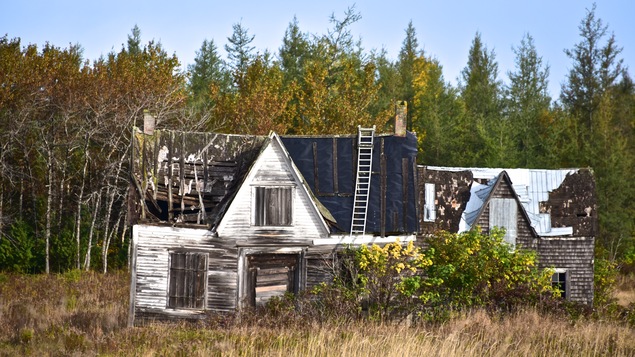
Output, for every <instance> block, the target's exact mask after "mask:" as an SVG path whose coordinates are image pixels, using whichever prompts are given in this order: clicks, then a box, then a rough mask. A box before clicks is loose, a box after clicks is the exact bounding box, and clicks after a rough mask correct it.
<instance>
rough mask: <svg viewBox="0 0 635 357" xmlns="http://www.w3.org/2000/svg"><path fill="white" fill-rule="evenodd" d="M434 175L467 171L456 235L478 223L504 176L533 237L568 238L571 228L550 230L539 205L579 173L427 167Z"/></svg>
mask: <svg viewBox="0 0 635 357" xmlns="http://www.w3.org/2000/svg"><path fill="white" fill-rule="evenodd" d="M427 168H428V169H431V170H437V171H452V172H457V171H470V172H471V173H472V175H473V182H472V186H471V188H470V192H471V194H470V199H469V201H468V202H467V206H466V208H465V210H464V211H463V215H462V217H461V223H460V225H459V231H465V230H468V229H470V228H471V226H472V224H473V223H474V222H475V221H476V219H478V218H477V217H478V214H479V213H480V210H481V209H482V208H483V206H484V204H485V203H486V200H487V197H490V195H491V192H493V188H494V185H496V183H497V182H498V181H499V180H500V179H502V177H500V175H501V173H503V172H504V173H505V176H507V179H508V180H509V184H510V186H511V189H512V192H514V193H515V196H516V198H517V201H518V202H519V203H520V205H521V207H522V208H523V210H522V211H523V212H524V213H523V214H524V215H526V217H527V218H528V219H529V222H530V224H531V227H532V228H533V229H534V230H535V232H536V234H537V235H539V236H543V237H548V236H563V235H571V234H572V232H573V229H572V227H552V224H551V215H550V213H549V212H543V211H541V207H540V205H541V202H546V201H548V200H549V193H550V192H552V191H554V190H556V189H557V188H558V187H560V186H561V185H562V183H563V182H564V180H565V178H566V177H567V176H568V175H571V174H574V173H577V172H578V171H579V170H580V169H559V170H547V169H501V168H464V167H442V166H427Z"/></svg>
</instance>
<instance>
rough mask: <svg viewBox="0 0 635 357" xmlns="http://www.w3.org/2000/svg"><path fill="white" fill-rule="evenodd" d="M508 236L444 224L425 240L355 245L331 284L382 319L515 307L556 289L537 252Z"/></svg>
mask: <svg viewBox="0 0 635 357" xmlns="http://www.w3.org/2000/svg"><path fill="white" fill-rule="evenodd" d="M503 236H504V232H503V231H494V232H492V233H491V234H489V235H488V234H481V233H479V232H477V231H475V230H474V231H469V232H466V233H461V234H453V233H447V232H443V231H440V232H438V233H436V234H434V235H433V236H431V237H429V238H427V239H426V247H425V248H416V247H415V246H414V245H413V243H412V242H410V243H408V244H407V245H403V244H400V243H399V242H398V241H397V242H394V243H390V244H386V245H385V246H383V247H380V246H379V245H375V244H374V245H372V246H370V247H368V246H365V245H363V246H360V247H359V248H356V249H349V250H348V251H347V252H346V253H345V254H344V256H343V259H342V263H343V268H344V269H343V275H340V277H339V278H338V279H337V280H336V283H335V284H334V285H333V287H335V288H336V289H339V290H341V291H344V292H346V293H342V294H350V295H352V296H356V298H354V299H353V301H357V302H358V304H361V305H363V306H366V309H367V312H368V313H369V315H370V316H371V317H377V318H379V319H386V318H390V317H394V316H400V315H403V314H407V313H410V312H416V313H417V316H419V317H420V318H423V319H433V320H438V319H444V318H445V317H449V316H451V315H452V312H453V311H461V310H465V309H471V308H475V307H486V308H488V309H493V310H496V311H511V310H515V309H517V308H518V307H520V306H532V305H535V304H536V303H538V302H539V301H544V300H550V299H551V298H553V297H556V296H557V292H556V291H555V290H554V289H553V288H552V286H551V275H552V273H553V271H552V270H550V269H544V270H541V269H538V268H537V267H536V256H535V253H533V252H529V251H524V250H513V249H511V248H510V246H509V245H508V244H507V243H506V242H504V240H503ZM319 296H320V295H319V294H318V297H319Z"/></svg>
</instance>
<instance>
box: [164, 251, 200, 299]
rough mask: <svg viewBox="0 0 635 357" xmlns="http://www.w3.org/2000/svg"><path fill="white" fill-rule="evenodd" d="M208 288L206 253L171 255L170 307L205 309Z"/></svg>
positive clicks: (174, 253) (175, 253)
mask: <svg viewBox="0 0 635 357" xmlns="http://www.w3.org/2000/svg"><path fill="white" fill-rule="evenodd" d="M206 286H207V254H206V253H193V252H173V253H170V282H169V286H168V307H172V308H186V309H204V308H205V291H206Z"/></svg>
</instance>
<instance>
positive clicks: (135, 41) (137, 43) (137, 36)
mask: <svg viewBox="0 0 635 357" xmlns="http://www.w3.org/2000/svg"><path fill="white" fill-rule="evenodd" d="M128 53H130V54H131V55H138V54H140V53H141V30H140V29H139V26H137V25H134V27H133V28H132V33H131V34H130V35H128Z"/></svg>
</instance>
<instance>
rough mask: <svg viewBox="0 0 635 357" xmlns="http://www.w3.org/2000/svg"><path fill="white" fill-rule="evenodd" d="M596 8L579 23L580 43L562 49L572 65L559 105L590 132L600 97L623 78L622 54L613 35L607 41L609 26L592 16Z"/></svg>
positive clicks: (588, 11) (563, 86)
mask: <svg viewBox="0 0 635 357" xmlns="http://www.w3.org/2000/svg"><path fill="white" fill-rule="evenodd" d="M595 8H596V6H595V4H593V7H592V8H591V10H587V14H586V16H585V17H584V19H582V21H581V22H580V26H579V27H578V29H579V30H580V36H581V37H582V40H581V41H580V42H579V43H577V44H576V45H575V46H574V47H573V48H572V49H565V50H564V52H565V53H566V55H567V56H568V57H569V58H571V60H572V61H573V66H572V68H571V70H570V71H569V74H568V75H567V81H566V82H565V83H564V84H563V85H562V93H561V99H562V103H563V104H564V105H565V107H566V108H568V109H569V110H570V111H571V112H572V113H573V114H574V115H575V116H576V117H578V118H579V120H580V121H582V123H583V124H584V126H585V128H586V129H587V131H588V130H591V127H592V122H593V113H594V112H595V110H597V108H598V105H599V102H600V100H601V97H602V95H603V93H604V92H605V91H606V90H607V89H609V88H610V87H611V86H613V85H614V84H615V83H616V80H617V78H618V77H619V76H620V74H622V72H623V68H622V63H623V60H622V59H618V58H617V56H618V55H619V54H620V53H621V52H622V48H621V47H617V44H616V40H615V35H614V34H612V33H611V35H610V36H609V37H608V39H607V40H606V41H604V39H605V37H606V36H607V30H608V25H604V23H603V22H602V19H599V18H596V16H595Z"/></svg>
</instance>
